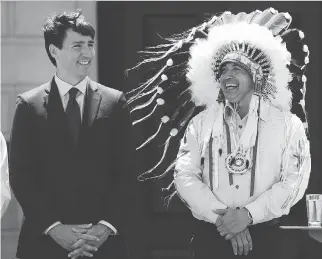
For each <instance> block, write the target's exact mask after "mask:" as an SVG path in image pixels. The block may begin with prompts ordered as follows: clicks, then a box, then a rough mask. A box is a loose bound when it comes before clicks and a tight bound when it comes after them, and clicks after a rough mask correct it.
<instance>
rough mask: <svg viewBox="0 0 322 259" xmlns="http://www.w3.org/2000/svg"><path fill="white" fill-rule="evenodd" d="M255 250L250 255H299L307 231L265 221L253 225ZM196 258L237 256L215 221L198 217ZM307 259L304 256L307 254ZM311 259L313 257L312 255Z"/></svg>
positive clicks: (260, 258) (261, 258) (266, 258)
mask: <svg viewBox="0 0 322 259" xmlns="http://www.w3.org/2000/svg"><path fill="white" fill-rule="evenodd" d="M249 231H250V235H251V237H252V241H253V250H252V251H250V252H249V253H248V255H247V256H245V255H243V256H242V257H243V258H248V259H298V258H300V257H299V256H300V255H301V249H302V245H303V244H304V243H303V242H304V238H305V236H304V233H301V235H299V233H300V232H296V233H295V232H287V231H284V230H282V229H280V228H279V227H278V225H277V224H272V223H262V224H257V225H254V226H250V227H249ZM191 252H192V254H193V258H194V259H236V258H237V257H236V256H235V255H234V253H233V248H232V245H231V242H230V241H227V240H225V238H224V237H222V236H221V235H220V234H219V233H218V231H217V228H216V226H215V225H213V224H210V223H206V222H204V221H201V220H196V224H195V228H194V235H193V238H192V240H191ZM303 259H304V258H303ZM308 259H309V258H308Z"/></svg>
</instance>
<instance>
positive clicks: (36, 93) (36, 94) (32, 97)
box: [18, 82, 50, 103]
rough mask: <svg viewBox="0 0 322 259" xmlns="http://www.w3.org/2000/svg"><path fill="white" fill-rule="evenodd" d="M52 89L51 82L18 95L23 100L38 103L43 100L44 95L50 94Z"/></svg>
mask: <svg viewBox="0 0 322 259" xmlns="http://www.w3.org/2000/svg"><path fill="white" fill-rule="evenodd" d="M49 89H50V82H47V83H45V84H43V85H40V86H38V87H35V88H33V89H31V90H28V91H26V92H24V93H22V94H20V95H19V96H18V98H21V99H22V100H24V101H26V102H28V103H38V102H39V101H42V100H43V97H44V96H45V95H46V94H48V92H49Z"/></svg>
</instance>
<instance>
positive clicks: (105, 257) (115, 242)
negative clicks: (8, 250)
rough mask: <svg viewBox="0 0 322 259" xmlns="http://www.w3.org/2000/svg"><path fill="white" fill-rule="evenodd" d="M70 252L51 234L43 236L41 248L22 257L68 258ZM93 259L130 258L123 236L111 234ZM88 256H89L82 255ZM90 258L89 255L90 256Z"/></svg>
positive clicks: (26, 258)
mask: <svg viewBox="0 0 322 259" xmlns="http://www.w3.org/2000/svg"><path fill="white" fill-rule="evenodd" d="M69 253H70V252H68V251H67V250H65V249H64V248H62V247H61V246H60V245H58V244H57V243H56V242H55V241H54V240H53V239H52V238H51V237H50V236H42V237H41V238H40V242H39V249H37V251H33V252H31V253H30V254H31V255H27V256H20V257H19V258H20V259H68V258H69V257H68V254H69ZM92 253H93V255H94V256H93V257H91V258H92V259H128V253H127V247H126V243H125V241H124V239H123V238H122V237H121V236H109V237H108V239H107V240H106V241H105V242H104V243H103V244H102V245H101V247H100V248H99V249H98V251H97V252H92ZM80 258H87V257H80ZM88 258H89V257H88Z"/></svg>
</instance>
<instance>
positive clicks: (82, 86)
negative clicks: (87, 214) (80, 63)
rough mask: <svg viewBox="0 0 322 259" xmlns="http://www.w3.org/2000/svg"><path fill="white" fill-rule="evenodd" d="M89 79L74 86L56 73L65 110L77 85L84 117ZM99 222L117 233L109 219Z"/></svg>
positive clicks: (57, 223) (78, 98) (78, 97)
mask: <svg viewBox="0 0 322 259" xmlns="http://www.w3.org/2000/svg"><path fill="white" fill-rule="evenodd" d="M88 80H89V78H88V77H85V78H84V79H83V80H82V81H81V82H79V83H78V84H77V85H74V86H73V85H70V84H68V83H66V82H65V81H63V80H61V79H60V78H59V77H58V76H57V75H55V82H56V84H57V87H58V91H59V95H60V98H61V101H62V104H63V108H64V110H66V108H67V104H68V101H69V90H70V89H71V88H72V87H75V88H77V89H78V90H79V92H78V93H77V95H76V101H77V103H78V105H79V108H80V114H81V118H83V112H84V98H85V94H86V87H87V84H88ZM90 87H92V89H93V90H96V88H93V87H95V84H90ZM88 223H90V222H88ZM98 223H100V224H103V225H105V226H107V227H108V228H110V229H111V230H113V232H114V234H116V233H117V230H116V228H115V227H114V226H113V225H112V224H110V223H108V222H107V221H105V220H100V221H99V222H98ZM59 224H61V222H59V221H57V222H55V223H54V224H52V225H51V226H50V227H48V228H47V229H46V230H45V234H47V233H48V231H49V230H51V229H52V228H53V227H55V226H57V225H59Z"/></svg>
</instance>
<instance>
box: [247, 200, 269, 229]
mask: <svg viewBox="0 0 322 259" xmlns="http://www.w3.org/2000/svg"><path fill="white" fill-rule="evenodd" d="M245 208H246V209H247V210H248V211H249V213H250V214H251V215H252V218H253V224H252V225H256V224H258V223H262V222H263V221H265V220H264V218H265V216H264V214H263V212H262V211H261V210H260V209H259V208H258V206H257V204H256V203H255V202H252V203H250V204H248V205H246V206H245Z"/></svg>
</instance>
